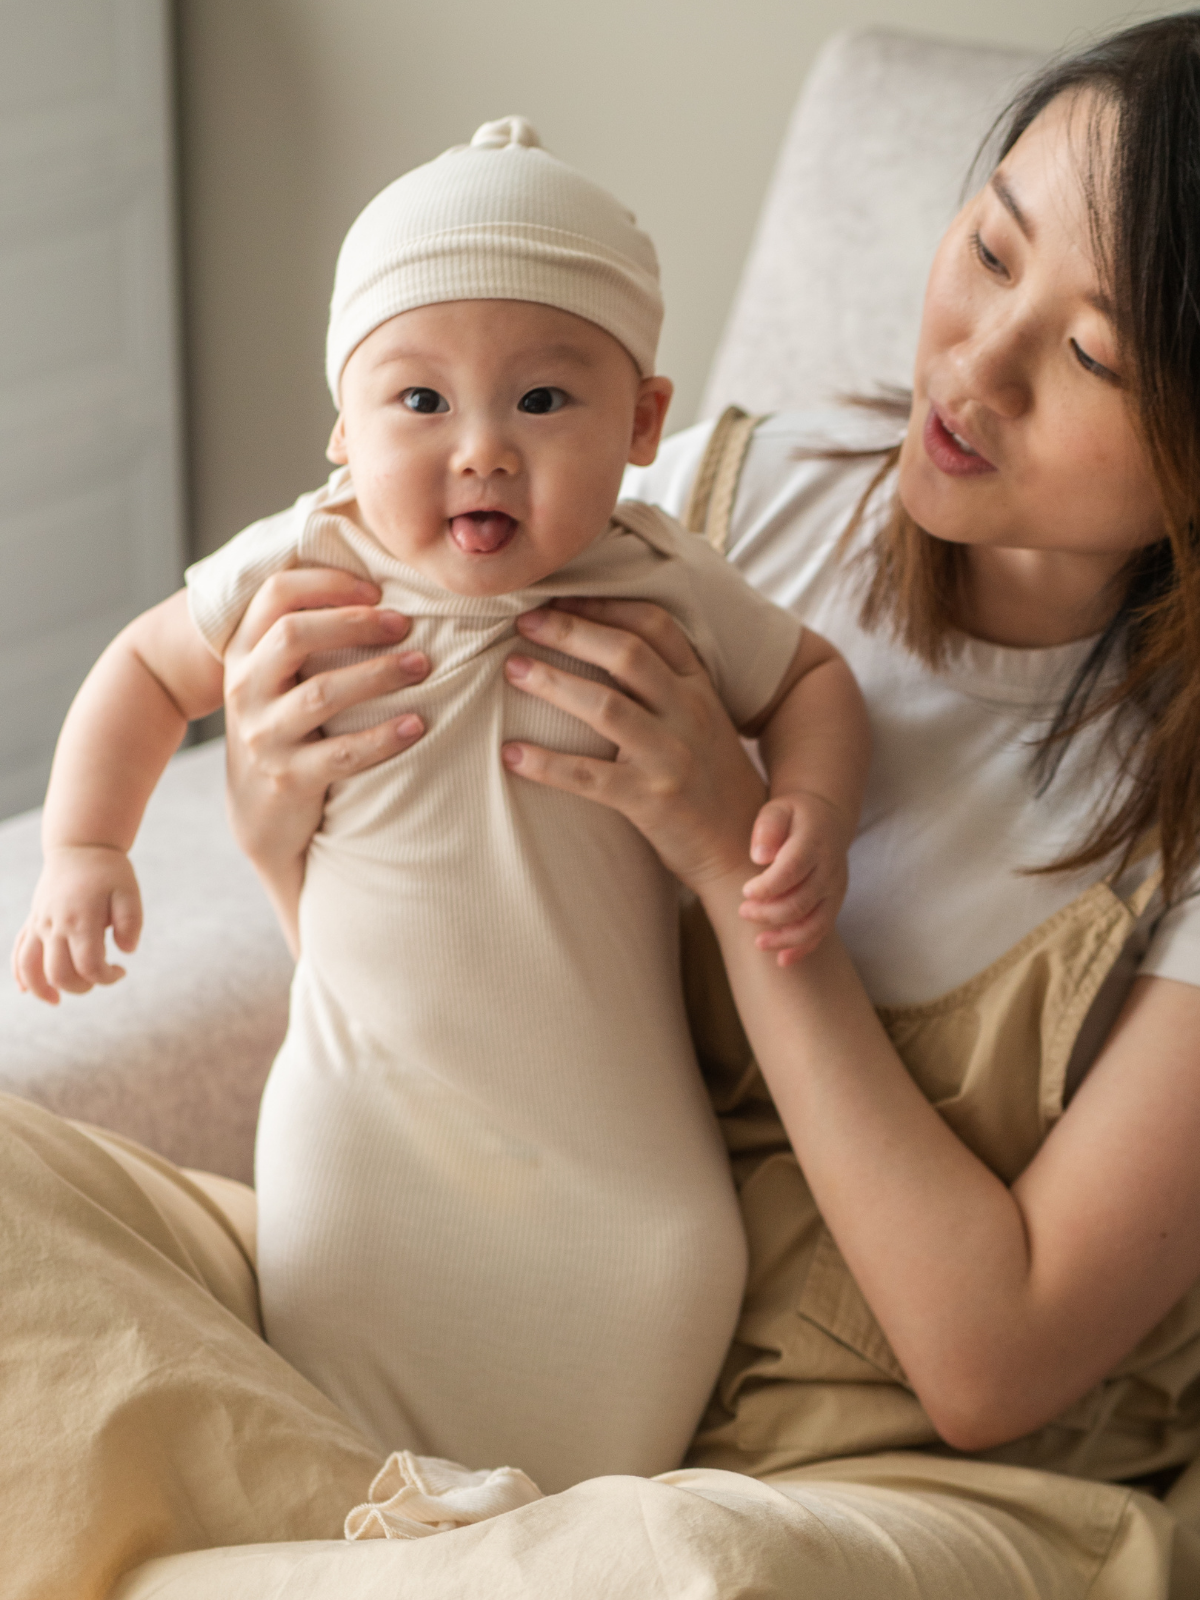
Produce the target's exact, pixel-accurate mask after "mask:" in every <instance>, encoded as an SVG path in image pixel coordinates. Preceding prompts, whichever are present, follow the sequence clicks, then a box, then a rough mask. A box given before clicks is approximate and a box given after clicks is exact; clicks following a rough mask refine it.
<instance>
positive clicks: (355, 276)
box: [326, 117, 663, 405]
mask: <svg viewBox="0 0 1200 1600" xmlns="http://www.w3.org/2000/svg"><path fill="white" fill-rule="evenodd" d="M536 140H537V135H536V133H534V132H533V130H532V129H531V128H530V127H529V124H528V123H527V122H525V121H524V119H523V118H520V117H510V118H506V119H505V120H504V121H503V122H498V123H486V124H485V125H484V126H483V127H482V128H481V129H480V130H479V132H478V133H477V134H476V136H475V141H474V142H473V143H471V144H469V145H460V146H457V147H456V148H455V149H453V150H447V151H445V153H444V154H442V155H440V156H438V158H437V159H436V160H435V161H430V162H428V163H427V164H426V165H425V166H423V167H417V168H415V169H414V170H413V171H412V172H408V173H405V175H404V176H403V177H402V178H398V179H397V180H396V181H395V183H392V184H389V185H388V187H387V188H386V189H384V190H383V191H382V192H381V193H380V194H377V195H376V196H375V198H374V200H372V201H371V202H370V204H369V205H368V206H367V207H366V209H365V210H364V211H363V212H362V213H361V214H360V215H359V217H358V218H357V220H356V221H355V222H354V223H353V224H352V225H351V228H350V231H349V232H348V233H347V235H346V238H345V241H344V242H343V244H342V248H341V252H340V254H339V256H338V263H337V271H336V274H335V277H334V287H333V299H332V303H331V305H330V310H329V331H328V337H327V340H326V377H327V379H328V382H329V390H330V393H331V394H332V395H333V399H334V404H335V405H336V404H337V403H338V386H339V383H340V381H341V375H342V368H343V367H344V366H345V364H346V361H347V360H348V358H349V356H350V354H351V353H352V351H353V350H354V349H355V347H356V346H357V345H358V344H360V343H361V341H362V340H363V339H365V338H366V337H367V335H368V334H369V333H371V332H372V331H373V330H374V329H375V328H377V327H379V325H380V324H381V323H383V322H386V321H387V320H388V318H389V317H395V316H398V315H399V314H400V312H402V311H412V310H414V309H415V308H416V307H417V306H424V305H435V304H438V303H440V302H442V301H446V300H530V301H533V302H534V303H535V304H537V305H546V306H554V307H556V308H557V309H558V310H560V311H570V312H573V313H574V314H575V315H576V316H579V317H584V318H586V320H587V321H588V322H594V323H596V324H597V326H599V327H601V328H603V329H604V330H605V332H606V333H611V334H612V336H613V338H614V339H616V340H618V341H619V342H620V343H621V344H622V345H624V346H625V348H626V349H627V350H628V351H629V353H630V355H631V356H632V357H633V359H634V361H635V363H636V364H637V368H638V371H639V372H640V373H641V374H642V375H643V376H646V375H648V374H649V373H652V372H653V371H654V357H655V352H656V350H657V347H658V335H659V331H660V329H661V327H662V317H663V304H662V295H661V293H660V290H659V283H658V258H657V256H656V255H655V253H654V246H653V244H652V243H651V242H650V239H649V238H648V236H647V235H646V234H645V233H643V232H642V231H641V229H640V228H638V226H637V224H636V222H635V219H634V217H633V215H632V214H631V213H630V212H628V211H626V210H625V208H624V207H623V206H622V205H620V204H619V203H618V202H617V201H616V200H615V199H614V198H613V197H612V195H610V194H609V193H607V191H606V190H604V189H601V188H600V187H599V186H598V185H597V184H594V183H591V182H589V181H588V179H586V178H583V177H581V176H580V175H579V174H578V173H577V172H573V171H572V170H571V168H570V167H568V166H567V165H566V164H565V163H564V162H562V161H559V160H557V159H556V158H555V157H554V156H552V155H551V154H550V153H549V151H546V150H543V149H541V148H540V146H539V145H538V144H537V143H536ZM530 141H533V142H530Z"/></svg>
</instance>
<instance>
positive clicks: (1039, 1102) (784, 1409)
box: [683, 410, 1200, 1596]
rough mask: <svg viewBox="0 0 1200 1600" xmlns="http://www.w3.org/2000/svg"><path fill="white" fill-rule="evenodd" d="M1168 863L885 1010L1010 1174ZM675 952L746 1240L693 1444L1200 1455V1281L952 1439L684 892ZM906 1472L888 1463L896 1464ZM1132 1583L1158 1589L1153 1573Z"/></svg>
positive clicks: (795, 1460)
mask: <svg viewBox="0 0 1200 1600" xmlns="http://www.w3.org/2000/svg"><path fill="white" fill-rule="evenodd" d="M756 420H758V419H755V418H748V417H743V416H742V415H741V414H739V413H737V412H735V411H732V410H731V411H730V412H727V413H726V415H725V416H724V417H723V418H722V419H721V421H720V423H719V424H718V427H717V430H716V432H715V433H714V440H713V443H712V444H711V445H710V448H709V454H708V457H707V458H706V461H705V462H704V463H703V464H702V466H701V469H700V472H699V474H698V476H697V481H696V487H695V489H694V490H693V495H692V499H691V501H690V502H689V506H688V510H687V516H686V520H687V523H688V526H690V527H691V528H692V529H693V531H695V532H697V533H703V534H704V535H705V536H706V537H708V538H709V539H710V541H711V542H713V543H714V544H716V545H717V547H718V548H724V541H725V534H726V530H727V528H728V522H729V517H730V515H731V512H732V507H733V499H734V494H735V492H736V486H737V475H738V471H739V469H740V466H741V462H742V460H743V459H744V455H745V451H746V448H747V446H748V443H749V439H750V433H751V430H752V428H753V425H754V423H755V421H756ZM1160 876H1161V875H1160V873H1159V872H1157V871H1155V872H1153V873H1152V874H1151V875H1150V876H1149V877H1148V878H1147V879H1146V881H1145V882H1144V883H1143V884H1142V885H1141V887H1140V888H1139V889H1138V890H1137V892H1136V894H1135V895H1134V897H1133V898H1132V900H1131V901H1130V902H1129V903H1126V902H1125V901H1123V900H1121V899H1119V898H1118V896H1117V895H1116V894H1115V893H1114V892H1113V890H1112V888H1111V887H1110V885H1109V882H1108V881H1107V880H1105V881H1101V882H1099V883H1096V884H1093V885H1092V887H1091V888H1089V889H1088V890H1086V891H1085V892H1084V893H1083V894H1081V895H1080V896H1079V897H1078V898H1077V899H1076V900H1074V901H1073V902H1072V903H1071V904H1070V905H1068V906H1065V907H1064V908H1063V909H1062V910H1060V911H1058V912H1057V913H1056V914H1055V915H1053V916H1052V917H1050V918H1049V919H1048V920H1047V921H1045V922H1043V923H1042V924H1041V925H1040V926H1039V927H1037V928H1035V929H1033V931H1032V932H1030V933H1029V934H1027V935H1026V937H1025V938H1024V939H1022V940H1021V941H1020V943H1019V944H1017V945H1016V946H1014V948H1013V949H1011V950H1009V951H1008V952H1007V954H1005V955H1003V956H1001V957H1000V958H999V959H998V960H997V961H995V962H993V963H992V964H991V966H989V967H987V968H986V969H985V970H984V971H983V972H981V973H979V974H977V975H976V976H975V977H974V978H971V979H970V980H969V981H968V982H966V983H964V984H962V985H960V986H959V987H958V988H956V989H953V990H951V991H950V993H948V994H946V995H943V996H942V997H941V998H940V999H938V1000H934V1001H931V1002H929V1003H928V1004H925V1005H917V1006H902V1007H894V1008H887V1009H884V1010H881V1011H880V1017H881V1020H882V1021H883V1023H884V1026H885V1028H886V1029H887V1032H888V1034H889V1036H890V1038H891V1040H892V1043H893V1044H894V1045H895V1047H896V1050H897V1052H898V1054H899V1055H900V1057H901V1059H902V1060H903V1061H904V1064H905V1066H906V1067H907V1068H908V1070H909V1072H910V1073H911V1074H912V1076H913V1078H914V1079H915V1080H916V1082H917V1084H918V1085H919V1086H920V1088H921V1090H922V1091H923V1092H924V1094H925V1095H926V1096H927V1097H928V1098H929V1099H930V1100H931V1101H932V1103H933V1104H934V1105H935V1106H936V1107H937V1109H938V1111H939V1112H940V1114H941V1115H942V1117H943V1118H944V1119H945V1121H946V1122H947V1123H949V1125H950V1126H951V1127H952V1128H953V1129H954V1131H955V1132H956V1133H957V1134H958V1136H959V1137H960V1138H961V1139H962V1141H963V1143H964V1144H966V1145H967V1147H968V1148H969V1149H971V1150H972V1151H974V1152H975V1154H976V1155H977V1156H979V1157H980V1159H981V1160H983V1161H984V1162H985V1163H986V1164H987V1165H988V1166H989V1167H990V1168H991V1169H992V1171H993V1172H995V1173H996V1174H997V1175H998V1176H1000V1177H1001V1178H1003V1179H1004V1180H1005V1181H1006V1182H1012V1181H1013V1180H1015V1179H1016V1177H1017V1176H1018V1175H1019V1174H1020V1173H1021V1172H1022V1171H1023V1170H1024V1168H1025V1167H1026V1166H1027V1165H1028V1164H1029V1162H1030V1160H1031V1159H1032V1158H1033V1156H1034V1154H1035V1153H1036V1151H1037V1150H1038V1148H1039V1146H1040V1145H1041V1143H1042V1141H1043V1140H1044V1139H1045V1138H1046V1135H1047V1134H1048V1133H1049V1131H1050V1129H1051V1128H1052V1127H1053V1125H1054V1123H1055V1122H1056V1121H1057V1120H1058V1118H1059V1117H1060V1116H1061V1115H1062V1112H1063V1110H1064V1094H1065V1091H1066V1084H1067V1068H1068V1065H1069V1063H1070V1060H1071V1055H1072V1051H1073V1048H1074V1046H1075V1042H1076V1040H1077V1038H1078V1036H1079V1033H1080V1029H1081V1028H1082V1026H1083V1023H1084V1020H1085V1018H1086V1017H1087V1014H1088V1011H1089V1009H1090V1007H1091V1005H1092V1002H1093V1001H1094V1000H1095V998H1096V996H1097V994H1098V993H1099V991H1100V988H1101V986H1102V984H1103V982H1104V980H1105V978H1106V977H1107V976H1108V974H1109V972H1110V971H1111V970H1112V968H1113V966H1114V964H1115V962H1116V961H1117V959H1118V957H1119V956H1120V955H1121V952H1122V950H1123V948H1124V946H1125V943H1126V941H1127V939H1128V938H1129V936H1130V934H1131V933H1132V931H1133V929H1134V927H1135V925H1136V923H1137V922H1138V920H1139V918H1140V917H1141V915H1142V914H1143V912H1144V911H1145V910H1146V909H1147V907H1148V906H1149V904H1150V902H1151V900H1152V898H1153V896H1154V894H1155V892H1156V890H1157V888H1158V884H1159V880H1160ZM683 970H684V977H685V988H686V992H687V1000H688V1008H689V1014H690V1016H691V1018H692V1025H693V1033H694V1038H695V1042H696V1046H697V1053H698V1055H699V1057H700V1061H701V1064H702V1066H703V1067H704V1070H705V1074H706V1076H707V1078H708V1080H709V1086H710V1091H711V1093H712V1096H713V1100H714V1104H715V1105H716V1108H717V1111H718V1114H719V1116H720V1119H721V1124H722V1127H723V1130H724V1133H725V1138H726V1142H727V1144H728V1147H729V1150H730V1154H731V1157H732V1160H733V1165H734V1171H735V1176H736V1179H737V1183H738V1188H739V1192H740V1196H741V1202H742V1210H743V1216H744V1219H745V1224H746V1229H747V1233H748V1236H749V1241H750V1278H749V1283H748V1288H747V1295H746V1300H745V1304H744V1307H743V1311H742V1316H741V1320H740V1323H739V1325H738V1330H737V1334H736V1336H735V1340H734V1344H733V1347H732V1349H731V1351H730V1355H729V1357H728V1359H727V1361H726V1364H725V1368H724V1371H723V1373H722V1376H721V1380H720V1382H719V1384H718V1388H717V1392H716V1395H715V1396H714V1400H713V1403H712V1405H711V1407H710V1410H709V1413H708V1416H707V1417H706V1419H705V1421H704V1424H703V1425H702V1427H701V1430H700V1432H699V1434H698V1436H697V1438H696V1441H695V1443H694V1445H693V1449H692V1453H691V1456H690V1458H689V1459H690V1460H691V1461H693V1462H694V1463H695V1464H696V1465H697V1466H705V1467H723V1468H728V1469H731V1470H735V1471H741V1472H751V1473H753V1474H754V1475H755V1476H758V1477H769V1478H771V1479H772V1480H776V1475H777V1474H779V1473H781V1472H782V1473H787V1474H788V1475H789V1476H790V1475H791V1474H790V1472H789V1469H794V1468H808V1469H809V1473H807V1474H806V1476H809V1475H811V1473H812V1468H813V1464H814V1463H823V1465H822V1466H821V1468H820V1472H819V1474H818V1475H819V1476H820V1477H821V1478H827V1477H828V1475H829V1469H830V1458H831V1457H832V1458H845V1457H850V1456H855V1457H858V1456H863V1455H865V1454H867V1453H868V1452H883V1451H887V1452H898V1451H913V1450H921V1451H923V1452H936V1456H931V1455H923V1456H921V1457H920V1458H913V1457H910V1458H909V1460H910V1462H912V1463H914V1464H915V1463H916V1462H917V1461H918V1460H919V1462H920V1467H919V1472H920V1474H921V1475H924V1476H928V1474H929V1473H930V1472H931V1471H933V1472H935V1473H936V1475H937V1476H938V1478H940V1479H946V1480H947V1481H951V1482H953V1481H955V1479H956V1478H960V1477H961V1475H962V1474H964V1473H966V1474H967V1475H968V1476H969V1475H974V1474H978V1473H979V1472H980V1471H981V1470H983V1471H986V1470H987V1467H986V1466H985V1463H1003V1464H1004V1465H1005V1466H1013V1467H1021V1468H1036V1469H1049V1471H1050V1472H1052V1473H1055V1474H1070V1475H1072V1478H1076V1479H1084V1478H1086V1479H1091V1480H1103V1482H1104V1483H1106V1484H1112V1483H1115V1482H1117V1481H1118V1480H1132V1479H1136V1478H1142V1477H1146V1476H1148V1475H1151V1474H1159V1473H1161V1472H1162V1471H1163V1469H1167V1468H1176V1469H1178V1468H1179V1467H1180V1466H1182V1465H1185V1464H1187V1463H1189V1462H1192V1461H1193V1460H1195V1458H1196V1457H1197V1456H1198V1455H1200V1284H1197V1285H1195V1286H1194V1287H1193V1288H1192V1289H1191V1290H1190V1291H1189V1292H1188V1294H1187V1295H1185V1296H1184V1298H1183V1299H1182V1300H1181V1301H1180V1302H1179V1303H1178V1304H1177V1305H1176V1306H1175V1307H1174V1309H1173V1310H1172V1311H1171V1312H1170V1313H1169V1314H1168V1315H1167V1316H1166V1317H1165V1318H1164V1319H1163V1321H1162V1322H1161V1323H1159V1325H1158V1326H1157V1327H1155V1328H1154V1329H1152V1330H1151V1332H1150V1333H1148V1334H1147V1335H1146V1337H1145V1338H1144V1339H1143V1340H1142V1341H1141V1343H1140V1344H1139V1345H1138V1346H1137V1348H1136V1349H1135V1350H1134V1351H1132V1352H1131V1353H1130V1355H1129V1356H1127V1357H1126V1359H1125V1360H1124V1361H1123V1362H1122V1363H1121V1364H1120V1366H1119V1367H1118V1368H1117V1369H1116V1370H1115V1371H1114V1372H1113V1373H1111V1374H1110V1375H1109V1376H1108V1377H1107V1378H1106V1379H1105V1380H1104V1381H1103V1382H1101V1383H1100V1384H1098V1385H1097V1386H1096V1387H1095V1388H1094V1389H1093V1390H1091V1391H1090V1392H1089V1393H1088V1394H1086V1395H1084V1396H1083V1398H1082V1399H1080V1400H1079V1401H1077V1402H1076V1403H1075V1404H1074V1405H1073V1406H1071V1407H1070V1408H1069V1409H1068V1410H1067V1411H1065V1412H1064V1413H1063V1414H1062V1415H1061V1416H1059V1417H1057V1418H1056V1419H1055V1420H1054V1421H1053V1422H1051V1423H1048V1424H1047V1425H1046V1426H1045V1427H1043V1428H1041V1429H1039V1430H1038V1431H1037V1432H1036V1433H1034V1434H1031V1435H1030V1436H1028V1437H1027V1438H1023V1439H1019V1440H1017V1441H1015V1442H1014V1443H1012V1444H1009V1445H1005V1446H1003V1447H1000V1448H997V1449H995V1450H990V1451H987V1452H985V1453H983V1454H981V1455H973V1456H971V1457H963V1456H959V1455H958V1454H956V1453H955V1452H953V1451H950V1450H949V1449H948V1447H946V1446H945V1445H943V1444H942V1443H941V1442H940V1440H939V1439H938V1437H937V1435H936V1433H935V1432H934V1430H933V1427H932V1425H931V1424H930V1422H929V1419H928V1417H927V1416H926V1415H925V1412H924V1410H923V1409H922V1407H921V1404H920V1402H919V1401H918V1399H917V1397H916V1395H915V1394H914V1392H913V1390H912V1388H911V1387H910V1385H909V1384H908V1381H907V1378H906V1376H905V1373H904V1371H903V1368H902V1367H901V1366H900V1363H899V1362H898V1361H897V1359H896V1356H895V1354H894V1352H893V1351H892V1349H891V1347H890V1345H889V1344H888V1341H887V1338H886V1337H885V1335H884V1333H883V1330H882V1329H881V1328H880V1326H879V1324H878V1322H877V1321H876V1320H875V1317H874V1316H873V1314H872V1312H871V1309H870V1307H869V1306H868V1305H867V1303H866V1301H865V1300H864V1299H863V1297H862V1294H861V1293H860V1291H859V1289H858V1286H857V1284H856V1283H855V1281H854V1279H853V1277H852V1276H851V1274H850V1270H849V1268H848V1267H847V1265H846V1263H845V1261H844V1259H843V1258H842V1254H841V1252H840V1250H839V1249H838V1247H837V1245H836V1244H835V1243H834V1240H833V1237H832V1235H831V1234H830V1232H829V1230H828V1229H827V1228H826V1227H825V1225H824V1223H823V1221H822V1219H821V1215H820V1212H819V1211H818V1209H817V1206H816V1203H815V1201H814V1200H813V1197H812V1194H811V1192H810V1191H809V1188H808V1185H807V1183H806V1182H805V1179H804V1176H803V1174H802V1173H801V1171H800V1168H799V1166H798V1164H797V1162H796V1158H795V1156H794V1155H793V1154H792V1152H791V1148H790V1146H789V1144H788V1139H787V1135H786V1133H785V1132H784V1129H783V1126H782V1124H781V1122H780V1120H779V1118H778V1115H777V1113H776V1112H775V1109H774V1106H773V1104H772V1103H771V1100H770V1096H769V1094H768V1093H767V1090H766V1087H765V1085H764V1083H763V1080H762V1078H761V1076H760V1074H759V1072H758V1069H757V1067H756V1065H755V1063H754V1061H753V1057H752V1055H751V1052H750V1048H749V1045H748V1043H747V1041H746V1037H745V1034H744V1032H743V1031H742V1027H741V1024H740V1021H739V1019H738V1016H737V1011H736V1008H735V1007H734V1004H733V1000H732V996H731V995H730V992H729V987H728V983H727V980H726V978H725V972H724V967H723V965H722V963H721V959H720V953H719V950H718V948H717V944H716V940H715V937H714V936H713V933H712V931H711V929H710V928H709V927H708V924H707V922H706V920H705V919H704V917H703V914H702V913H701V912H700V911H699V909H698V908H697V907H694V906H693V907H692V908H690V909H689V910H688V911H687V912H685V917H684V948H683ZM890 1459H891V1460H892V1462H893V1463H897V1462H900V1461H901V1460H902V1458H899V1457H895V1456H893V1457H891V1458H890ZM848 1465H849V1463H845V1462H842V1466H848ZM905 1470H906V1469H904V1468H903V1467H901V1466H897V1465H893V1466H892V1467H890V1468H889V1472H895V1473H899V1476H900V1478H901V1479H902V1478H903V1474H904V1471H905ZM907 1470H911V1468H910V1469H907ZM838 1475H839V1476H840V1475H841V1471H840V1469H839V1473H838ZM1164 1476H1166V1477H1168V1478H1169V1476H1170V1475H1169V1474H1164ZM1072 1478H1067V1477H1048V1476H1047V1477H1044V1476H1042V1475H1041V1473H1038V1475H1037V1476H1036V1478H1033V1479H1032V1481H1031V1484H1030V1488H1031V1491H1032V1492H1033V1493H1034V1495H1035V1497H1036V1506H1037V1509H1038V1510H1039V1512H1040V1513H1044V1512H1045V1511H1046V1509H1047V1506H1048V1504H1050V1503H1054V1502H1056V1501H1061V1502H1063V1503H1064V1504H1065V1503H1066V1502H1070V1501H1072V1499H1073V1498H1079V1495H1078V1491H1079V1490H1081V1489H1082V1490H1083V1491H1084V1492H1083V1495H1082V1500H1083V1502H1088V1501H1089V1496H1090V1495H1091V1494H1092V1492H1094V1491H1096V1490H1097V1489H1098V1487H1099V1486H1098V1484H1097V1483H1094V1482H1093V1483H1091V1484H1087V1485H1083V1484H1078V1483H1077V1482H1073V1481H1072ZM776 1481H777V1480H776ZM1100 1492H1101V1494H1102V1495H1108V1494H1111V1493H1113V1491H1112V1490H1111V1489H1105V1490H1102V1491H1100ZM1189 1502H1191V1504H1190V1509H1191V1512H1192V1515H1193V1516H1194V1517H1195V1518H1196V1524H1197V1527H1200V1464H1198V1465H1197V1467H1196V1468H1195V1469H1194V1470H1193V1471H1192V1472H1188V1473H1186V1474H1185V1475H1184V1477H1182V1478H1180V1480H1179V1481H1178V1482H1177V1483H1176V1484H1175V1486H1174V1488H1173V1489H1172V1491H1171V1493H1170V1495H1169V1497H1168V1502H1167V1503H1168V1504H1172V1505H1178V1506H1179V1508H1180V1511H1181V1514H1182V1515H1186V1511H1187V1508H1188V1506H1189ZM1092 1514H1093V1513H1091V1512H1089V1515H1092ZM1193 1581H1194V1584H1195V1587H1194V1589H1180V1590H1179V1591H1178V1592H1179V1593H1180V1594H1183V1593H1189V1594H1191V1593H1194V1594H1195V1595H1196V1596H1200V1567H1197V1568H1196V1571H1195V1574H1194V1579H1193ZM1094 1592H1095V1593H1097V1594H1099V1593H1101V1592H1104V1593H1107V1592H1109V1591H1108V1590H1107V1589H1104V1590H1103V1591H1101V1590H1100V1589H1097V1590H1095V1591H1094ZM1112 1592H1113V1593H1118V1592H1120V1593H1124V1592H1125V1591H1124V1590H1113V1591H1112ZM1129 1592H1130V1593H1131V1594H1132V1593H1138V1594H1150V1593H1153V1592H1156V1591H1155V1590H1154V1589H1153V1587H1152V1585H1149V1582H1148V1580H1147V1586H1146V1587H1143V1588H1141V1589H1137V1590H1130V1591H1129ZM1172 1592H1173V1593H1174V1592H1175V1591H1174V1590H1173V1591H1172Z"/></svg>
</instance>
